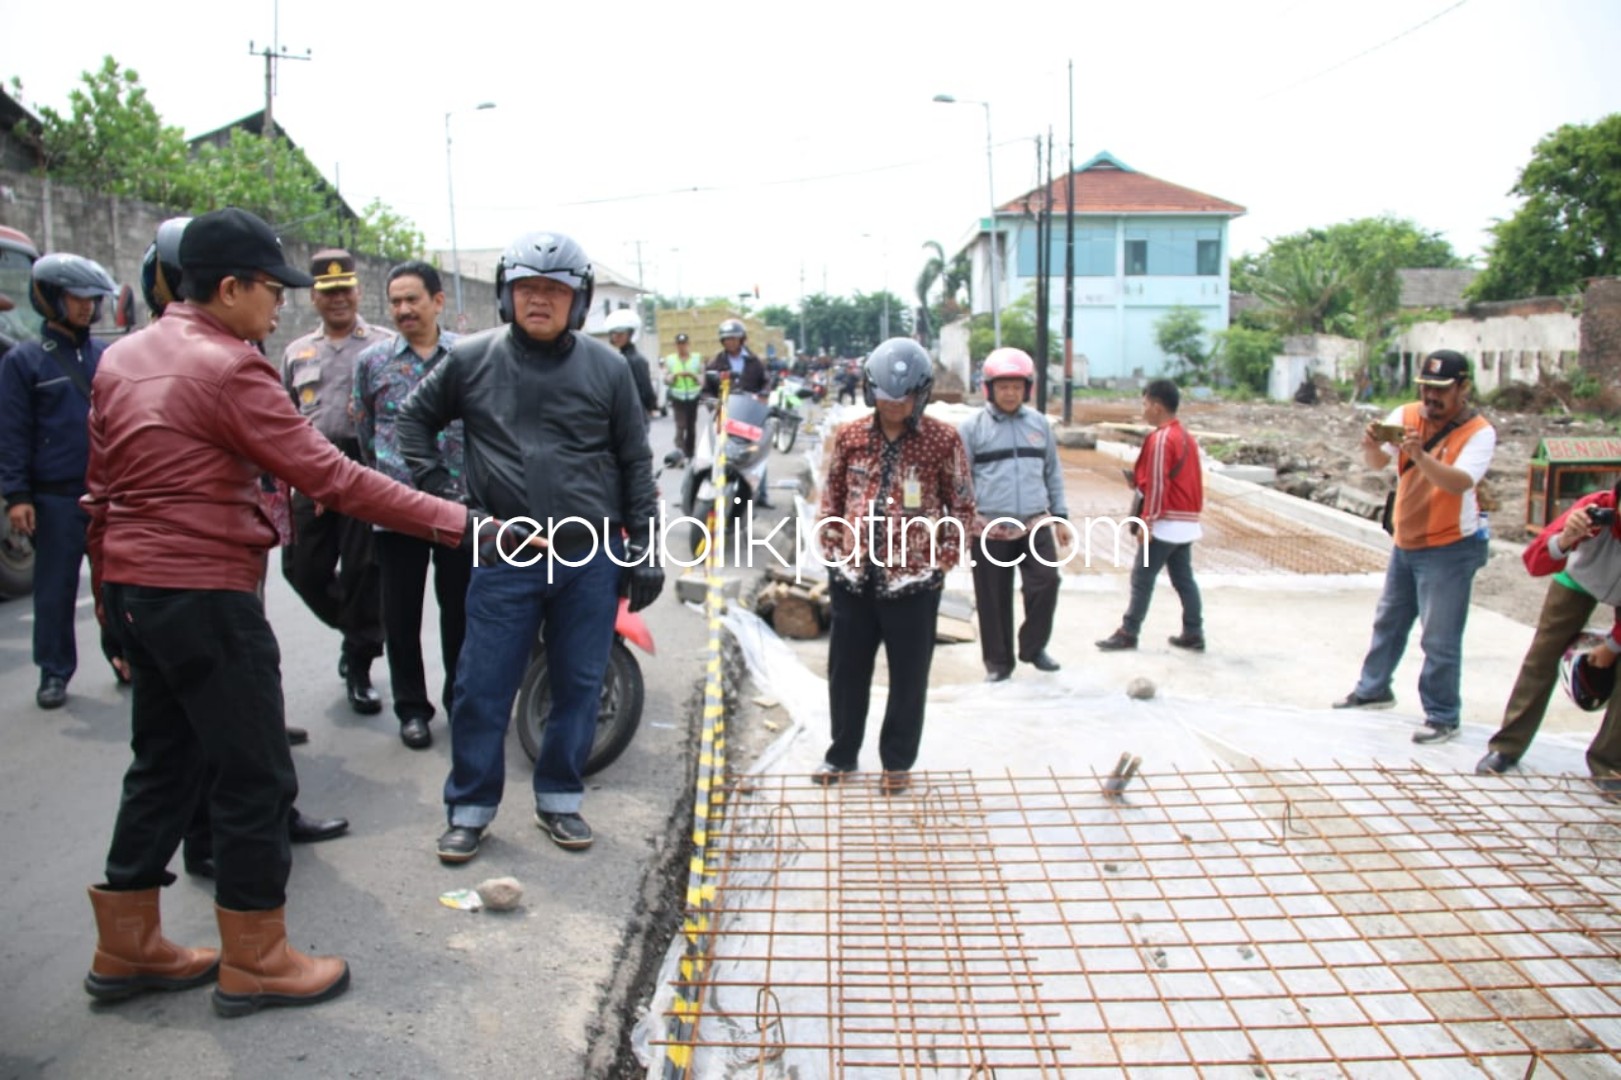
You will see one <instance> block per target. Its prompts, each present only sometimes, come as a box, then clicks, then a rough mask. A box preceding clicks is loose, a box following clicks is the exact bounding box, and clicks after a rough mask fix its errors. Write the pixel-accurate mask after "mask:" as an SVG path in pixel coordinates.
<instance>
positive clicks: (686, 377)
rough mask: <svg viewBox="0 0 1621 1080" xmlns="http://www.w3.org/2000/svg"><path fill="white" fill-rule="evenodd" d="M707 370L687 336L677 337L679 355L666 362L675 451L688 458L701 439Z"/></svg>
mask: <svg viewBox="0 0 1621 1080" xmlns="http://www.w3.org/2000/svg"><path fill="white" fill-rule="evenodd" d="M703 367H704V362H703V358H702V357H700V356H697V355H695V354H694V353H693V351H692V344H691V341H690V339H688V337H687V335H685V334H677V335H676V336H675V352H674V353H672V354H671V355H669V356H667V357H665V359H664V381H665V383H666V384H668V385H669V387H670V412H671V413H673V414H674V415H675V448H676V449H677V450H680V451H681V453H682V455H683V456H685V457H688V458H690V457H692V451H693V444H694V443H695V442H696V439H697V427H698V395H699V394H700V393H701V392H702V390H703V386H702V374H701V373H702V371H703Z"/></svg>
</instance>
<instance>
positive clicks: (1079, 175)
mask: <svg viewBox="0 0 1621 1080" xmlns="http://www.w3.org/2000/svg"><path fill="white" fill-rule="evenodd" d="M1067 179H1068V178H1067V177H1064V176H1058V177H1054V178H1053V182H1052V186H1051V190H1050V195H1049V198H1050V199H1051V203H1050V205H1051V206H1052V208H1053V212H1054V213H1059V214H1062V213H1064V212H1065V211H1066V210H1067V209H1068V200H1067V191H1066V187H1067V184H1066V181H1067ZM1041 193H1042V189H1041V188H1033V189H1032V190H1030V191H1028V192H1026V193H1025V194H1023V195H1020V196H1019V197H1018V198H1016V199H1012V200H1010V201H1008V202H1005V203H1003V204H1002V205H1001V206H1000V207H998V209H999V210H1004V211H1008V212H1010V213H1023V212H1024V210H1025V208H1026V204H1027V203H1028V204H1029V205H1030V206H1039V205H1041V203H1040V199H1041ZM1075 212H1076V213H1077V214H1226V215H1228V216H1230V217H1237V216H1238V215H1239V214H1242V213H1244V212H1245V210H1244V207H1242V206H1239V205H1238V204H1237V203H1231V202H1228V201H1227V200H1226V199H1218V198H1216V197H1215V196H1214V195H1206V194H1205V193H1204V192H1202V191H1194V190H1193V189H1192V188H1185V187H1182V186H1181V185H1180V184H1172V183H1170V182H1168V181H1165V180H1161V179H1159V178H1158V177H1155V176H1149V175H1148V174H1147V173H1141V172H1137V171H1136V170H1135V169H1133V168H1131V167H1130V166H1128V165H1125V164H1124V163H1122V162H1120V161H1119V160H1118V159H1116V158H1114V157H1112V156H1110V155H1109V154H1108V153H1107V152H1105V153H1101V154H1099V155H1097V157H1095V158H1093V159H1092V160H1091V161H1089V162H1087V163H1086V164H1085V165H1083V166H1081V167H1080V168H1078V169H1076V170H1075Z"/></svg>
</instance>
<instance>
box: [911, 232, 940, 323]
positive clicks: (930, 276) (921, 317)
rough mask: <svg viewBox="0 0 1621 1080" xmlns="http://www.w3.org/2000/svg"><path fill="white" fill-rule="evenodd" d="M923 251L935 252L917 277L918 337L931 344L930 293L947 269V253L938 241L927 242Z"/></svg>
mask: <svg viewBox="0 0 1621 1080" xmlns="http://www.w3.org/2000/svg"><path fill="white" fill-rule="evenodd" d="M923 250H924V251H929V252H933V254H931V255H930V256H929V259H928V261H927V262H925V263H924V264H923V269H922V270H920V271H919V272H918V275H917V336H918V340H919V341H921V342H922V343H923V344H925V345H927V344H928V343H929V291H930V290H931V289H933V288H934V283H935V282H937V281H939V280H940V275H941V274H943V273H945V269H946V251H945V248H943V247H941V246H940V242H939V241H938V240H926V241H924V243H923Z"/></svg>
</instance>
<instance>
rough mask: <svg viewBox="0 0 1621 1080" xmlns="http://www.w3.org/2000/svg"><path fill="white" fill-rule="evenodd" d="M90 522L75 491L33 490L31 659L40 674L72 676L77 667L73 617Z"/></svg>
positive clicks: (74, 615)
mask: <svg viewBox="0 0 1621 1080" xmlns="http://www.w3.org/2000/svg"><path fill="white" fill-rule="evenodd" d="M89 527H90V515H89V514H87V513H85V511H84V509H83V508H82V507H81V506H80V505H79V499H78V497H77V496H74V495H40V494H35V495H34V663H35V664H36V665H38V666H39V672H40V675H41V676H42V677H43V676H46V675H54V676H56V677H57V678H59V679H63V680H66V679H71V678H73V673H74V671H76V670H77V669H78V667H79V647H78V642H77V639H76V638H75V637H74V633H73V623H74V619H75V617H76V616H77V615H78V607H77V605H78V603H79V569H80V567H82V566H83V565H84V546H85V531H86V530H87V529H89Z"/></svg>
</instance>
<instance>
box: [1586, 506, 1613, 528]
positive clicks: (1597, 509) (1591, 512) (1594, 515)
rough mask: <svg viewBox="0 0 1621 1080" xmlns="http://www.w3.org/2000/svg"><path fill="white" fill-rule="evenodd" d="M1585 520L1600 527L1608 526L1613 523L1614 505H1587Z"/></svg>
mask: <svg viewBox="0 0 1621 1080" xmlns="http://www.w3.org/2000/svg"><path fill="white" fill-rule="evenodd" d="M1587 520H1588V522H1589V523H1590V524H1592V525H1596V526H1599V527H1600V528H1607V527H1608V526H1611V525H1614V524H1615V507H1613V506H1589V507H1588V508H1587Z"/></svg>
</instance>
